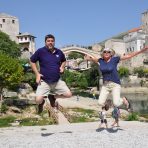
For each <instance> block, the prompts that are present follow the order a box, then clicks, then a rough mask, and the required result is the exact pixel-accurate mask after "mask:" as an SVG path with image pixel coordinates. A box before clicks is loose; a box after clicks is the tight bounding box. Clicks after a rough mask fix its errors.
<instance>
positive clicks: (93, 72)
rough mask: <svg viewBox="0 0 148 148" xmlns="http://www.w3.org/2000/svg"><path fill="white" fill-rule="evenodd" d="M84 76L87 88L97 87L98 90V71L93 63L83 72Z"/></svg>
mask: <svg viewBox="0 0 148 148" xmlns="http://www.w3.org/2000/svg"><path fill="white" fill-rule="evenodd" d="M84 74H85V77H86V79H87V83H88V86H97V87H98V89H99V80H100V73H99V71H98V65H97V64H94V63H93V64H92V65H91V68H90V69H89V70H87V71H84Z"/></svg>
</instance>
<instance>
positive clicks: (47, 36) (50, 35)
mask: <svg viewBox="0 0 148 148" xmlns="http://www.w3.org/2000/svg"><path fill="white" fill-rule="evenodd" d="M48 38H52V39H54V41H55V37H54V36H53V35H52V34H48V35H46V36H45V42H46V40H47V39H48Z"/></svg>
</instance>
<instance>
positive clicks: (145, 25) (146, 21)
mask: <svg viewBox="0 0 148 148" xmlns="http://www.w3.org/2000/svg"><path fill="white" fill-rule="evenodd" d="M142 30H143V31H144V33H145V34H146V37H145V45H146V46H148V10H147V11H145V12H143V13H142Z"/></svg>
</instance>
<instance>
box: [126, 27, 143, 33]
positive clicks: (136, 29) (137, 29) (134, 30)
mask: <svg viewBox="0 0 148 148" xmlns="http://www.w3.org/2000/svg"><path fill="white" fill-rule="evenodd" d="M139 30H141V27H138V28H133V29H131V30H129V31H128V32H129V33H131V32H137V31H139Z"/></svg>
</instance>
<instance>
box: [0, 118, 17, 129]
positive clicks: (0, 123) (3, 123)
mask: <svg viewBox="0 0 148 148" xmlns="http://www.w3.org/2000/svg"><path fill="white" fill-rule="evenodd" d="M15 119H16V117H14V116H7V117H2V118H0V127H9V126H11V125H10V123H12V122H14V121H15Z"/></svg>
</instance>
